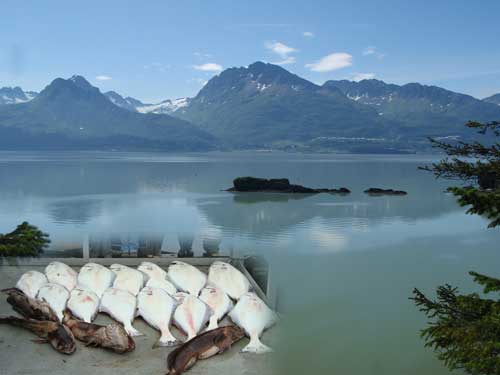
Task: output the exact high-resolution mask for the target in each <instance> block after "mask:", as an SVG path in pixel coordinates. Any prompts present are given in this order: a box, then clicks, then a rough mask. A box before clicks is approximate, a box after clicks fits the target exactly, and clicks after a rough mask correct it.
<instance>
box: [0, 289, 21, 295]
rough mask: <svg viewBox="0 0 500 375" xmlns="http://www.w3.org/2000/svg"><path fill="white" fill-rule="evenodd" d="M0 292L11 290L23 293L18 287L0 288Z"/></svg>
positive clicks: (9, 291)
mask: <svg viewBox="0 0 500 375" xmlns="http://www.w3.org/2000/svg"><path fill="white" fill-rule="evenodd" d="M0 292H2V293H11V292H17V293H22V294H24V292H23V291H22V290H21V289H19V288H6V289H0ZM24 295H25V294H24Z"/></svg>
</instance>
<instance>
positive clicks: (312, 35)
mask: <svg viewBox="0 0 500 375" xmlns="http://www.w3.org/2000/svg"><path fill="white" fill-rule="evenodd" d="M302 35H303V36H305V37H306V38H314V33H313V32H311V31H304V32H303V33H302Z"/></svg>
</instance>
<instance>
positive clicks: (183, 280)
mask: <svg viewBox="0 0 500 375" xmlns="http://www.w3.org/2000/svg"><path fill="white" fill-rule="evenodd" d="M168 278H169V279H170V281H172V283H173V284H174V285H175V286H176V287H177V289H179V290H182V291H184V292H187V293H189V294H192V295H194V296H198V294H199V293H200V291H201V290H202V289H203V287H204V286H205V284H206V283H207V275H205V274H204V273H203V272H201V271H200V270H199V269H198V268H196V267H194V266H192V265H190V264H187V263H184V262H180V261H175V262H172V264H171V265H170V266H169V267H168Z"/></svg>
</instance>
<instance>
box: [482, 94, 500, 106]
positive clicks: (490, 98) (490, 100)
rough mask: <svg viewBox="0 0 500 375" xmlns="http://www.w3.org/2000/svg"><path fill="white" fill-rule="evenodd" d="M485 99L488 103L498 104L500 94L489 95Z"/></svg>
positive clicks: (499, 102) (499, 103)
mask: <svg viewBox="0 0 500 375" xmlns="http://www.w3.org/2000/svg"><path fill="white" fill-rule="evenodd" d="M483 101H485V102H487V103H493V104H496V105H500V94H495V95H491V96H488V97H487V98H484V99H483Z"/></svg>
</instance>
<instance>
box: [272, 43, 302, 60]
mask: <svg viewBox="0 0 500 375" xmlns="http://www.w3.org/2000/svg"><path fill="white" fill-rule="evenodd" d="M265 46H266V48H267V49H268V50H270V51H272V52H274V53H276V54H277V55H279V56H280V57H281V58H282V59H286V58H287V57H288V55H289V54H291V53H295V52H299V50H298V49H295V48H293V47H289V46H287V45H286V44H284V43H281V42H266V43H265Z"/></svg>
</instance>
